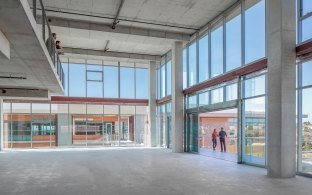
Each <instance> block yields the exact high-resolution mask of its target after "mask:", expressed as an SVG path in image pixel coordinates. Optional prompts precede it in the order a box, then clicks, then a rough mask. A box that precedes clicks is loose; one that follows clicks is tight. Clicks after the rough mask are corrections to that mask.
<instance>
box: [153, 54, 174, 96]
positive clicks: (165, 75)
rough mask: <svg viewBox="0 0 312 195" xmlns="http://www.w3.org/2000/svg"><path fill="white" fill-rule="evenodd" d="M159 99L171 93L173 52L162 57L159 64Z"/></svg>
mask: <svg viewBox="0 0 312 195" xmlns="http://www.w3.org/2000/svg"><path fill="white" fill-rule="evenodd" d="M156 72H157V99H161V98H164V97H166V96H169V95H171V52H168V53H167V54H166V55H164V56H163V57H162V60H161V62H160V65H158V66H157V70H156Z"/></svg>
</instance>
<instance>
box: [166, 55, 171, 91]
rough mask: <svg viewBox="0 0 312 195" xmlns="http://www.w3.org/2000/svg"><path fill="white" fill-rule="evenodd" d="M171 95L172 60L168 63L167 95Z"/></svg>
mask: <svg viewBox="0 0 312 195" xmlns="http://www.w3.org/2000/svg"><path fill="white" fill-rule="evenodd" d="M168 95H171V60H169V61H168V62H167V63H166V96H168Z"/></svg>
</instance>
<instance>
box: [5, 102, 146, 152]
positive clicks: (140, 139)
mask: <svg viewBox="0 0 312 195" xmlns="http://www.w3.org/2000/svg"><path fill="white" fill-rule="evenodd" d="M3 112H4V115H3V116H4V132H3V134H4V136H3V138H2V141H3V145H4V148H5V149H10V148H55V147H97V146H101V147H103V146H109V147H111V146H147V144H148V143H149V142H150V140H149V134H150V133H149V130H148V109H147V106H141V105H140V106H134V105H102V104H87V103H81V104H77V103H76V104H73V103H70V104H68V103H36V102H29V103H25V102H23V103H20V102H14V101H6V102H4V103H3Z"/></svg>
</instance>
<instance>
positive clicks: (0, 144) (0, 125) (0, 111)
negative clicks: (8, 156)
mask: <svg viewBox="0 0 312 195" xmlns="http://www.w3.org/2000/svg"><path fill="white" fill-rule="evenodd" d="M3 128H4V125H3V99H2V98H0V151H1V150H3V141H4V137H3V136H4V133H3V130H4V129H3Z"/></svg>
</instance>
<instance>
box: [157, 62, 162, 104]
mask: <svg viewBox="0 0 312 195" xmlns="http://www.w3.org/2000/svg"><path fill="white" fill-rule="evenodd" d="M156 72H157V98H158V99H160V98H161V74H160V68H159V67H157V71H156Z"/></svg>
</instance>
